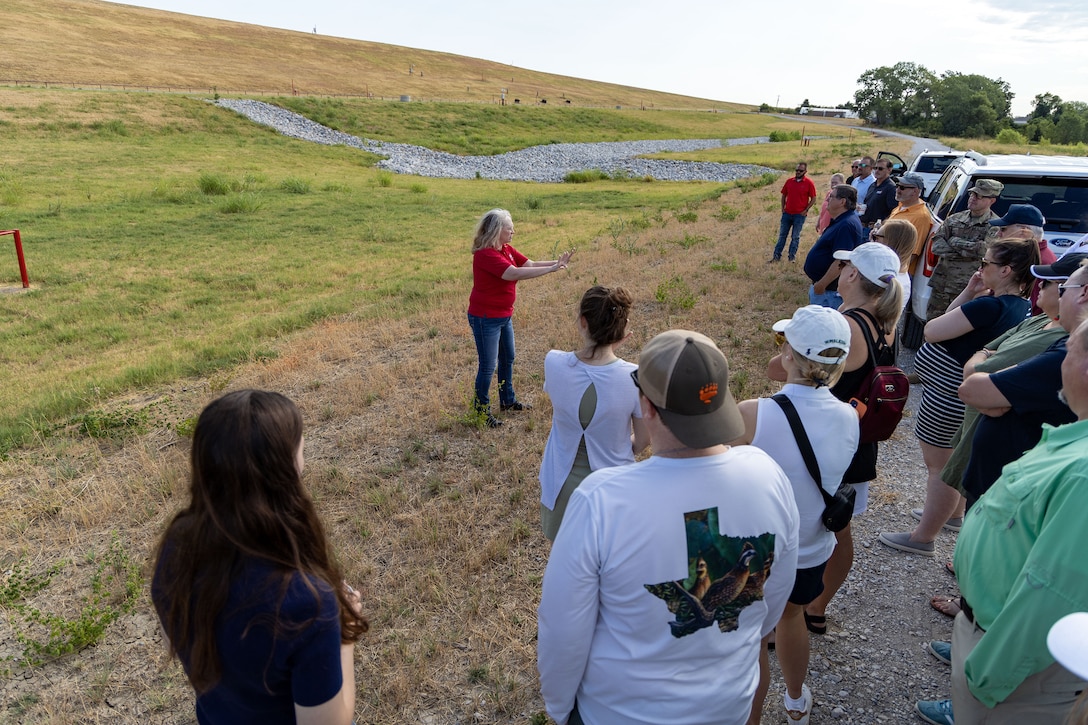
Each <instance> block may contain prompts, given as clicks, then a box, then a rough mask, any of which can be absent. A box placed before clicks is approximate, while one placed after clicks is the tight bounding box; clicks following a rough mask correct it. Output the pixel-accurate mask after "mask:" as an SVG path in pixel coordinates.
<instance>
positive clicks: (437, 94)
mask: <svg viewBox="0 0 1088 725" xmlns="http://www.w3.org/2000/svg"><path fill="white" fill-rule="evenodd" d="M4 6H5V7H4V9H3V10H2V11H0V18H2V20H3V24H4V26H5V28H6V30H7V33H6V34H5V38H4V42H3V43H0V83H3V84H13V83H16V82H18V83H20V84H22V83H30V84H43V83H46V82H48V83H51V84H60V85H75V86H85V87H98V86H102V87H127V88H132V87H145V88H148V89H150V90H154V89H172V90H182V91H186V90H192V91H194V92H212V90H213V89H214V90H216V91H218V92H220V93H227V94H239V93H246V94H259V93H268V94H277V95H282V94H290V93H292V92H297V93H299V94H303V95H370V96H374V97H379V98H382V97H384V98H398V97H400V96H404V95H407V96H411V97H412V98H413V99H444V100H463V101H474V102H497V101H498V99H499V95H500V92H501V89H503V88H505V89H507V92H508V98H509V99H511V100H512V99H514V98H518V99H519V100H520V101H521V102H522V103H539V102H541V101H542V100H544V101H547V102H549V103H551V104H556V103H560V104H564V105H566V102H567V101H570V103H571V105H579V106H628V107H630V106H636V107H641V106H646V107H655V108H717V109H728V110H749V109H750V107H749V106H743V105H740V104H729V103H722V102H719V101H711V100H707V99H700V98H691V97H688V96H681V95H675V94H670V93H662V92H658V91H649V90H644V89H638V88H631V87H628V86H620V85H615V84H609V83H599V82H596V81H588V80H582V79H578V78H568V77H566V76H559V75H552V74H549V73H541V72H538V71H532V70H526V69H524V68H516V67H514V66H510V65H505V64H502V63H495V62H492V61H486V60H478V59H475V58H467V57H464V56H459V55H452V54H448V53H438V52H434V51H428V50H417V49H413V48H405V47H400V46H395V45H385V44H382V43H373V42H368V41H360V40H348V39H345V38H335V37H331V36H326V35H316V34H311V33H300V32H296V31H289V30H278V29H273V28H265V27H261V26H258V25H249V24H245V23H235V22H228V21H223V20H212V19H208V18H201V17H196V16H193V15H184V14H180V13H170V12H165V11H160V10H149V9H146V8H137V7H132V6H128V5H121V4H117V3H109V2H102V1H101V0H5V3H4ZM410 67H411V68H413V69H414V70H413V72H412V73H411V74H409V68H410Z"/></svg>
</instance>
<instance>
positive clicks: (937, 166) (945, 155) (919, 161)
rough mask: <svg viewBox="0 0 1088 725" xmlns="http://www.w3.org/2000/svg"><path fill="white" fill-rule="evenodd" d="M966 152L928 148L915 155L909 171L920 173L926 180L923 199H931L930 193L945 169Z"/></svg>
mask: <svg viewBox="0 0 1088 725" xmlns="http://www.w3.org/2000/svg"><path fill="white" fill-rule="evenodd" d="M964 153H965V152H963V151H953V150H952V149H949V150H948V151H930V150H929V149H926V150H924V151H923V152H922V153H920V154H918V156H916V157H915V159H914V161H912V162H911V164H910V168H909V169H907V171H909V172H913V173H915V174H918V175H919V176H921V177H922V179H923V180H924V181H925V182H926V193H925V195H924V196H923V197H922V199H923V201H925V200H927V199H929V195H930V194H932V193H933V190H934V189H936V188H937V182H938V181H940V180H941V175H942V174H944V170H945V169H947V168H948V166H949V165H950V164H951V163H952V162H953V161H955V160H956V159H958V158H960V157H961V156H963V155H964Z"/></svg>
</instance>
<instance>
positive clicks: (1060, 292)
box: [1058, 284, 1088, 297]
mask: <svg viewBox="0 0 1088 725" xmlns="http://www.w3.org/2000/svg"><path fill="white" fill-rule="evenodd" d="M1081 287H1088V284H1060V285H1058V296H1059V297H1061V296H1062V295H1064V294H1065V291H1066V290H1067V289H1079V288H1081Z"/></svg>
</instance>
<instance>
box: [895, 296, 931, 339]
mask: <svg viewBox="0 0 1088 725" xmlns="http://www.w3.org/2000/svg"><path fill="white" fill-rule="evenodd" d="M925 327H926V323H925V322H924V321H922V320H919V319H918V318H917V317H915V316H914V312H913V311H912V310H911V308H910V305H909V304H908V305H907V309H906V310H905V311H904V312H903V332H902V334H901V335H900V336H899V339H900V340H901V341H902V343H903V347H908V348H910V349H911V350H917V349H918V348H920V347H921V346H922V343H923V342H925V334H924V333H925Z"/></svg>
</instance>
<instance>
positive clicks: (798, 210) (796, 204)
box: [767, 161, 816, 263]
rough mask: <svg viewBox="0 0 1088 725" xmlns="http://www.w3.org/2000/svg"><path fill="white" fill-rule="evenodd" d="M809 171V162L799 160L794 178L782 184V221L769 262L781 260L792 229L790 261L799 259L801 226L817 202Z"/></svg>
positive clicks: (814, 185)
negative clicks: (798, 249)
mask: <svg viewBox="0 0 1088 725" xmlns="http://www.w3.org/2000/svg"><path fill="white" fill-rule="evenodd" d="M807 173H808V164H806V163H805V162H804V161H798V162H797V168H796V170H795V172H794V176H793V178H792V179H786V183H785V184H783V185H782V221H781V222H780V223H779V226H778V243H777V244H775V245H774V257H772V258H771V259H768V260H767V262H768V263H771V262H781V261H782V248H783V247H785V246H786V234H787V233H789V232H790V231H791V228H792V232H793V234H792V236H791V239H790V261H791V262H792V261H794V260H795V259H797V247H798V246H800V244H801V228H802V227H803V226H804V225H805V217H806V216H807V215H808V211H809V209H811V208H812V205H813V204H815V203H816V184H814V183H812V179H810V178H808V176H806V175H805V174H807Z"/></svg>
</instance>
